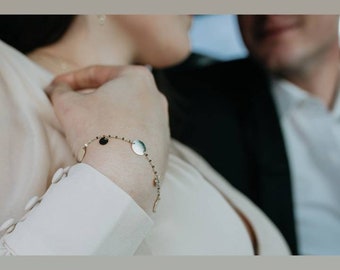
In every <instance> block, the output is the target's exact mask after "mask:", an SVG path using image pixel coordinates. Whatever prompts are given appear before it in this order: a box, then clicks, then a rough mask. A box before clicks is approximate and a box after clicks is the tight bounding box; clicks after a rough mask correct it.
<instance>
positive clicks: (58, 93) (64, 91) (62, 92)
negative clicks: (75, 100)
mask: <svg viewBox="0 0 340 270" xmlns="http://www.w3.org/2000/svg"><path fill="white" fill-rule="evenodd" d="M45 93H46V94H47V96H48V97H49V99H50V101H51V102H52V104H55V103H57V102H58V101H59V100H62V99H64V97H65V96H69V95H70V94H71V93H72V94H73V93H74V91H73V89H72V88H71V87H70V86H69V85H68V84H66V83H56V82H52V84H50V85H49V86H48V87H47V88H46V89H45Z"/></svg>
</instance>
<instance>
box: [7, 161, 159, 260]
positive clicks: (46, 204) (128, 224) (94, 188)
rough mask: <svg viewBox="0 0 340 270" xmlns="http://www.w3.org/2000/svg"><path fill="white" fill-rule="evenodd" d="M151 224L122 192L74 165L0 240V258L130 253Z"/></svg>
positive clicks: (91, 171) (83, 166)
mask: <svg viewBox="0 0 340 270" xmlns="http://www.w3.org/2000/svg"><path fill="white" fill-rule="evenodd" d="M152 225H153V221H152V220H151V219H150V217H149V216H148V215H147V214H146V213H145V212H144V210H143V209H142V208H140V207H139V206H138V205H137V203H136V202H135V201H134V200H133V199H132V198H131V197H130V196H129V195H128V194H127V193H126V192H124V191H123V190H122V189H121V188H119V187H118V186H117V185H115V184H114V183H113V182H112V181H111V180H109V179H108V178H107V177H105V176H104V175H102V174H101V173H99V172H98V171H97V170H95V169H94V168H92V167H91V166H89V165H86V164H77V165H74V166H73V167H71V169H70V170H69V171H68V173H67V176H65V175H64V177H63V178H62V179H61V180H60V181H59V182H58V183H55V184H52V185H51V186H50V187H49V189H48V190H47V192H46V193H45V194H44V196H43V198H42V199H41V201H40V203H39V204H37V205H36V206H35V207H34V208H33V209H32V210H31V211H29V212H28V213H27V216H25V217H24V218H23V219H22V220H21V221H20V222H18V223H17V224H16V226H15V228H14V230H13V231H11V232H10V231H9V232H8V233H7V234H5V235H4V236H3V237H2V238H1V239H0V255H133V254H134V253H135V251H136V250H137V248H138V246H139V245H140V244H141V242H142V241H143V239H144V238H145V237H146V235H147V234H148V232H149V231H150V230H151V227H152Z"/></svg>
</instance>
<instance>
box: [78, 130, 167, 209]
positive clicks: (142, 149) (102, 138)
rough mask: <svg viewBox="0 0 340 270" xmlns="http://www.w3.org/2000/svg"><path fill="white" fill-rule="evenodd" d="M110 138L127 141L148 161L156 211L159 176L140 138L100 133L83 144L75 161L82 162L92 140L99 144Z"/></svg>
mask: <svg viewBox="0 0 340 270" xmlns="http://www.w3.org/2000/svg"><path fill="white" fill-rule="evenodd" d="M110 139H117V140H121V141H124V142H127V143H129V144H130V145H131V149H132V151H133V152H134V153H135V154H136V155H139V156H144V157H145V158H146V160H147V161H148V162H149V164H150V166H151V169H152V172H153V174H154V179H153V185H154V186H155V187H156V188H157V197H156V200H155V201H154V203H153V207H152V211H153V212H156V208H157V205H158V202H159V200H160V199H161V188H160V181H159V176H158V172H157V171H156V170H155V165H154V164H153V163H152V160H151V159H150V158H149V154H148V153H147V152H146V147H145V144H144V143H143V142H142V141H141V140H134V141H132V140H129V139H126V138H125V137H119V136H111V135H102V136H97V137H95V138H93V139H91V140H89V141H88V142H87V143H85V144H84V145H83V147H81V148H80V150H79V152H78V155H77V161H78V162H82V161H83V159H84V157H85V154H86V150H87V147H88V146H89V145H90V144H91V143H92V142H94V141H97V140H98V141H99V144H101V145H105V144H107V143H108V142H109V140H110Z"/></svg>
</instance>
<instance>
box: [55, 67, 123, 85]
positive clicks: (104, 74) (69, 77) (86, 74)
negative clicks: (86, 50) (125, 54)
mask: <svg viewBox="0 0 340 270" xmlns="http://www.w3.org/2000/svg"><path fill="white" fill-rule="evenodd" d="M123 69H124V67H122V66H90V67H86V68H83V69H80V70H76V71H73V72H69V73H66V74H62V75H59V76H57V77H56V78H55V79H54V81H53V82H52V83H67V84H68V85H70V86H71V87H72V88H73V89H74V90H76V91H78V90H84V89H89V88H91V89H92V88H98V87H100V86H101V85H103V84H104V83H106V82H108V81H110V80H113V79H115V78H117V77H118V76H119V75H120V73H121V72H122V70H123Z"/></svg>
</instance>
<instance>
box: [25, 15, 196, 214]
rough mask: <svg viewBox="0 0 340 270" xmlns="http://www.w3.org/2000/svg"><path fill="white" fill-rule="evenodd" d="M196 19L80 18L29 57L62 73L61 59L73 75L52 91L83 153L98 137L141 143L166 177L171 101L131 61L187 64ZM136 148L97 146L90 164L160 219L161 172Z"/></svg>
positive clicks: (59, 113) (73, 140)
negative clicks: (156, 210) (158, 191)
mask: <svg viewBox="0 0 340 270" xmlns="http://www.w3.org/2000/svg"><path fill="white" fill-rule="evenodd" d="M190 22H191V19H190V17H187V16H128V15H126V16H107V18H106V21H105V24H104V25H100V24H99V23H98V19H97V17H96V16H77V17H76V19H75V21H74V22H73V23H72V25H71V26H70V28H69V29H68V31H67V32H66V34H65V35H64V36H63V38H62V39H61V40H59V41H58V42H56V43H55V44H52V45H49V46H46V47H42V48H38V49H37V50H35V51H34V52H32V53H31V54H30V55H29V57H30V58H31V59H32V60H34V61H36V62H37V63H38V64H40V65H41V66H43V67H44V68H46V69H48V70H49V71H50V72H52V73H54V74H55V75H59V74H61V73H63V72H64V71H63V70H62V69H61V67H60V65H58V63H60V61H62V62H64V63H66V64H67V66H68V67H69V69H70V71H71V73H67V74H64V75H61V76H59V77H57V78H56V79H55V80H54V81H53V83H52V85H51V86H50V87H49V88H48V89H47V94H48V95H49V97H50V99H51V102H52V104H53V108H54V111H55V113H56V116H57V118H58V120H59V122H60V123H61V126H62V128H63V131H64V132H65V136H66V139H67V141H68V143H69V145H70V147H71V149H72V151H73V153H74V155H75V156H77V153H78V150H79V149H80V148H81V146H83V145H84V143H86V142H87V141H88V140H90V139H92V138H94V137H96V136H98V135H103V134H106V135H108V134H110V135H118V136H125V138H129V139H131V140H134V139H140V140H142V141H143V142H144V143H145V144H146V147H147V152H148V153H149V157H150V158H151V159H152V160H153V163H154V164H155V166H156V169H157V171H158V174H159V175H160V177H161V180H162V178H163V176H164V173H165V170H166V165H167V159H168V148H169V141H170V132H169V123H168V112H167V102H166V99H165V98H164V96H163V95H162V94H161V93H160V92H159V91H158V89H157V87H156V85H155V81H154V79H153V76H152V74H151V73H150V71H149V70H148V69H147V68H145V67H143V66H131V64H135V63H141V64H150V65H154V66H158V67H162V66H169V65H173V64H175V63H177V62H179V61H182V60H183V59H184V58H185V57H186V56H187V55H188V53H189V51H190V44H189V39H188V30H189V27H190ZM58 60H59V61H58ZM56 63H57V64H56ZM93 65H95V66H93ZM98 65H100V66H98ZM105 65H110V66H105ZM113 65H114V66H113ZM118 65H121V66H118ZM122 65H124V66H122ZM87 66H91V67H89V68H85V67H87ZM78 69H80V70H79V71H75V70H78ZM82 90H86V92H84V91H82ZM89 90H90V91H89ZM129 148H130V147H129V145H127V144H126V143H124V142H121V141H118V140H113V141H112V142H111V141H110V143H108V144H107V145H105V147H102V146H100V145H99V144H98V143H93V144H91V146H90V147H89V149H88V151H87V153H86V156H85V157H84V159H83V162H84V163H87V164H89V165H91V166H93V167H94V168H96V169H97V170H98V171H100V172H101V173H103V174H104V175H106V176H107V177H108V178H109V179H111V180H112V181H113V182H115V183H116V184H117V185H118V186H120V187H121V188H122V189H123V190H125V191H126V192H127V193H128V194H129V195H130V196H131V197H132V198H133V199H134V200H135V201H136V202H137V203H138V204H139V205H140V206H141V207H142V208H143V209H144V210H145V211H146V212H147V213H149V214H152V206H153V203H154V200H155V198H156V189H155V187H154V186H153V182H152V179H153V173H152V171H151V168H150V165H149V164H148V163H147V161H146V160H145V158H141V157H139V156H136V155H134V154H133V152H132V151H131V149H129Z"/></svg>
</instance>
